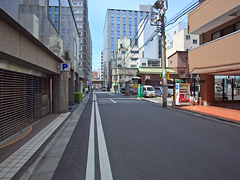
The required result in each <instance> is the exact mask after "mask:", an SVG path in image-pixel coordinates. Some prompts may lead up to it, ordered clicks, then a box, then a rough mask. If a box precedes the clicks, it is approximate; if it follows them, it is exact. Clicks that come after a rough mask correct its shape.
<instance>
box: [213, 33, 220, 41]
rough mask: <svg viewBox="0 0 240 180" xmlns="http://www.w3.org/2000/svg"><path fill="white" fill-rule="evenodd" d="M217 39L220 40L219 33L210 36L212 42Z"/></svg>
mask: <svg viewBox="0 0 240 180" xmlns="http://www.w3.org/2000/svg"><path fill="white" fill-rule="evenodd" d="M217 38H220V31H218V32H215V33H213V34H212V40H214V39H217Z"/></svg>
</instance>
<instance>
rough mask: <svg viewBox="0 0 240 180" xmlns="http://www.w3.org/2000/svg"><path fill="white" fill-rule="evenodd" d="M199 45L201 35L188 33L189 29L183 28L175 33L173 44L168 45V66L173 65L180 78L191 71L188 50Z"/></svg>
mask: <svg viewBox="0 0 240 180" xmlns="http://www.w3.org/2000/svg"><path fill="white" fill-rule="evenodd" d="M175 27H177V26H175ZM169 37H170V36H169ZM198 46H199V35H194V34H188V30H187V29H182V30H180V31H179V32H177V33H176V34H174V35H173V37H172V39H171V45H170V46H168V49H167V51H166V57H167V63H166V64H167V67H172V68H173V69H174V70H175V71H176V73H177V74H178V75H179V78H186V77H187V76H188V72H189V71H188V51H189V50H190V49H193V48H196V47H198Z"/></svg>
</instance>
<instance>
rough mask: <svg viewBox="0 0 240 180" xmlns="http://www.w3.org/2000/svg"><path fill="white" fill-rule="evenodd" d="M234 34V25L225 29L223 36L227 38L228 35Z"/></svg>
mask: <svg viewBox="0 0 240 180" xmlns="http://www.w3.org/2000/svg"><path fill="white" fill-rule="evenodd" d="M232 32H234V26H233V25H232V26H229V27H227V28H225V29H223V30H222V35H221V36H226V35H227V34H230V33H232Z"/></svg>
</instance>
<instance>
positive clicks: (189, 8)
mask: <svg viewBox="0 0 240 180" xmlns="http://www.w3.org/2000/svg"><path fill="white" fill-rule="evenodd" d="M173 1H174V0H173ZM173 1H172V2H173ZM198 5H199V2H198V1H196V0H193V1H192V2H191V3H189V4H188V5H187V6H185V8H183V9H182V10H181V11H179V12H178V13H177V14H176V15H174V16H173V17H172V18H170V20H169V21H167V23H166V24H165V28H166V27H167V26H169V25H171V24H173V23H175V22H176V21H177V20H178V19H180V18H181V17H182V16H184V15H185V14H187V13H188V12H190V11H192V10H193V9H195V8H196V7H197V6H198ZM145 19H146V18H145ZM142 25H143V23H142ZM145 27H146V24H145V25H144V27H143V29H142V32H143V30H144V28H145ZM140 28H141V27H140ZM140 28H139V29H140ZM142 32H141V33H142ZM154 32H156V31H154ZM158 33H160V31H159V32H157V33H156V34H154V33H153V34H154V35H153V34H152V35H151V36H150V38H149V39H148V40H147V41H146V42H145V43H144V44H143V46H142V47H140V48H139V49H138V51H139V50H140V49H142V48H143V47H144V46H145V45H147V43H148V42H149V41H150V40H151V39H153V38H154V37H155V36H156V35H157V34H158ZM140 35H141V34H140ZM140 35H139V37H140ZM135 37H136V36H135ZM139 37H138V39H139ZM138 39H137V40H138ZM129 46H130V45H129ZM129 46H128V47H129ZM132 49H133V47H132ZM132 49H131V50H132ZM131 50H130V51H129V53H128V54H127V56H126V57H125V59H126V58H127V57H128V55H129V54H130V52H131ZM133 55H134V54H133ZM133 55H132V56H133ZM132 56H131V57H132ZM131 57H130V58H131ZM123 61H124V60H123ZM123 61H122V62H120V64H122V63H123Z"/></svg>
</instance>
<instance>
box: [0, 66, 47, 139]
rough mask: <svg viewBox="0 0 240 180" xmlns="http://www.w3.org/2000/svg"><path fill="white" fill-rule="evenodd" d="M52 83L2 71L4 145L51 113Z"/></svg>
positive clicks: (0, 117)
mask: <svg viewBox="0 0 240 180" xmlns="http://www.w3.org/2000/svg"><path fill="white" fill-rule="evenodd" d="M48 97H49V79H47V78H43V77H38V76H32V75H28V74H23V73H18V72H13V71H8V70H3V69H0V142H1V141H2V140H4V139H6V138H7V137H9V136H11V135H13V134H14V133H16V132H18V131H20V130H22V129H23V128H25V127H27V126H28V125H30V124H32V123H34V122H36V121H37V120H39V119H40V118H41V117H43V116H44V115H46V114H48V113H49V98H48Z"/></svg>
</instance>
